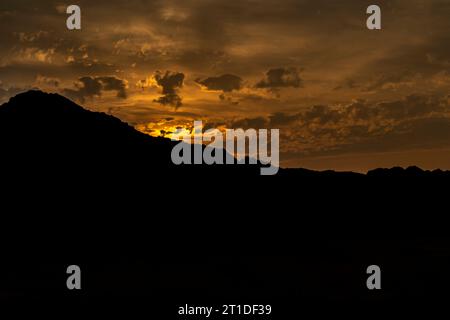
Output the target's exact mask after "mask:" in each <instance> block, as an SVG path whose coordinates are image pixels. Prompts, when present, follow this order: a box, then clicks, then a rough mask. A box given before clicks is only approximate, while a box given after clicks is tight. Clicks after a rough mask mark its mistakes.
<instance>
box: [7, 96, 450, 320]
mask: <svg viewBox="0 0 450 320" xmlns="http://www.w3.org/2000/svg"><path fill="white" fill-rule="evenodd" d="M173 145H174V142H172V141H170V140H168V139H163V138H154V137H150V136H148V135H145V134H142V133H140V132H138V131H136V130H135V129H134V128H133V127H131V126H129V125H127V124H126V123H124V122H122V121H120V120H119V119H117V118H115V117H113V116H110V115H107V114H104V113H97V112H91V111H88V110H85V109H83V108H82V107H80V106H79V105H77V104H75V103H73V102H72V101H70V100H68V99H66V98H64V97H62V96H60V95H57V94H47V93H43V92H40V91H29V92H26V93H23V94H19V95H17V96H16V97H14V98H12V99H11V100H10V101H9V102H8V103H5V104H3V105H2V106H0V148H1V152H2V153H1V157H0V173H1V180H0V181H1V186H2V187H3V188H2V190H1V191H2V192H1V200H2V213H1V216H2V218H6V217H12V218H15V219H13V220H19V221H17V222H16V221H14V223H7V222H5V223H4V224H3V225H4V226H7V229H8V232H7V233H6V234H7V239H6V240H5V244H7V245H5V246H4V248H3V250H2V259H3V260H2V261H4V263H2V265H1V266H0V271H2V272H0V274H1V276H0V277H3V279H0V282H1V283H5V284H6V285H5V286H4V287H2V288H0V298H1V297H2V296H3V297H5V296H6V297H8V296H10V295H11V294H12V293H13V294H15V295H30V296H32V297H36V296H39V297H42V299H43V300H47V301H52V303H53V302H55V303H56V302H61V301H66V302H67V301H70V302H68V304H71V303H73V300H72V296H71V294H72V293H70V292H68V291H67V290H66V288H65V277H66V275H65V273H64V267H65V266H67V265H68V264H72V263H78V264H81V266H82V269H83V272H85V274H87V277H88V278H87V279H88V280H86V282H87V288H85V291H83V295H82V297H83V299H89V297H92V295H93V296H103V295H106V296H107V297H111V296H122V295H124V294H126V295H130V296H133V295H137V296H141V297H143V296H146V295H148V294H152V295H153V298H158V299H159V301H162V302H164V301H165V302H167V301H176V302H177V303H179V304H184V303H186V302H187V301H188V300H189V299H192V300H189V301H193V300H194V301H199V302H204V301H205V300H204V299H205V297H206V298H209V299H213V298H216V300H213V301H214V303H226V302H227V301H233V302H235V301H236V300H233V299H241V300H239V302H242V303H252V302H254V300H252V299H259V298H261V299H263V300H264V299H268V300H269V301H267V302H268V303H271V302H273V301H279V300H276V299H277V298H288V299H291V301H292V303H287V304H286V305H285V307H287V308H288V307H289V306H290V307H292V306H296V305H297V304H296V303H298V301H300V300H303V299H305V300H304V301H307V302H308V301H315V302H317V301H318V302H319V304H320V303H321V302H324V301H327V300H329V299H332V300H333V299H335V300H339V301H341V300H346V301H359V300H360V299H363V300H364V299H367V301H372V300H371V299H373V297H374V295H373V294H372V293H370V292H368V291H367V290H366V289H365V287H364V279H365V278H366V274H365V268H366V267H367V266H368V265H369V264H373V263H379V264H381V265H382V267H383V270H386V272H387V274H386V278H383V279H386V280H383V281H385V282H383V285H384V286H385V287H386V288H387V294H386V295H378V296H375V300H374V301H375V304H376V303H378V302H379V301H380V300H384V299H390V298H393V299H396V298H398V297H401V296H402V295H403V294H404V297H405V299H408V298H409V297H411V296H419V297H422V296H425V295H429V293H430V292H433V294H434V296H442V297H444V295H441V293H442V292H443V289H442V288H445V289H447V287H446V286H445V285H446V284H449V283H450V280H449V278H448V272H447V271H448V259H447V258H448V250H449V248H450V245H449V244H450V240H449V239H448V237H445V236H441V237H440V238H438V239H436V238H433V237H430V236H429V235H427V230H426V229H427V228H426V227H425V225H427V224H429V223H430V222H431V223H430V225H432V227H433V228H430V229H428V230H431V231H432V233H434V232H435V229H434V228H435V226H436V225H437V224H439V223H438V221H439V218H440V214H442V215H443V216H445V212H446V211H445V208H446V206H448V203H447V202H448V201H447V200H446V199H447V197H448V195H447V193H448V191H447V190H448V186H447V181H448V176H449V174H448V172H443V171H433V172H430V171H423V170H421V169H419V168H415V167H412V168H408V169H402V168H392V169H376V170H373V171H370V172H369V173H368V174H367V175H363V174H358V173H351V172H334V171H325V172H315V171H311V170H306V169H281V170H280V172H279V174H278V175H277V176H273V177H261V176H260V175H259V173H260V172H259V167H258V166H249V165H231V166H230V165H226V166H217V167H214V166H194V165H191V166H174V165H172V164H171V161H170V151H171V149H172V147H173ZM442 182H444V184H443V183H442ZM414 213H417V215H415V214H414ZM5 231H6V230H5ZM429 234H430V233H429ZM196 237H198V238H200V240H199V241H198V243H196V244H191V241H190V240H192V238H196ZM72 243H73V244H72ZM230 252H231V254H229V253H230ZM30 268H31V271H30ZM61 270H63V271H61ZM110 279H114V281H112V282H111V281H110ZM5 288H6V289H5ZM86 292H87V293H86ZM149 292H150V293H149ZM48 297H51V299H48ZM64 298H67V300H64ZM166 298H167V299H166ZM274 299H275V300H274ZM308 299H309V300H308ZM83 301H84V300H83ZM127 301H128V302H127V303H128V304H125V305H128V306H129V305H133V303H136V302H135V301H136V300H135V299H134V298H130V299H129V300H127ZM149 301H156V300H153V299H145V301H143V304H142V305H147V304H148V303H149ZM396 301H397V300H396ZM96 302H97V300H96ZM117 302H118V304H120V303H124V300H123V299H118V301H117ZM260 302H261V301H258V302H257V303H260ZM408 302H409V301H408ZM103 303H105V305H109V306H110V305H111V301H110V298H106V299H105V300H103ZM155 304H156V305H158V304H159V303H155ZM352 306H353V305H352ZM71 307H73V306H72V305H71ZM171 307H173V305H172V306H171ZM372 307H373V305H372ZM316 310H317V309H316ZM163 311H164V310H163Z"/></svg>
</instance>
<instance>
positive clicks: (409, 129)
mask: <svg viewBox="0 0 450 320" xmlns="http://www.w3.org/2000/svg"><path fill="white" fill-rule="evenodd" d="M70 4H77V5H79V6H80V7H81V14H82V21H81V23H82V29H81V30H74V31H70V30H68V29H67V28H66V19H67V17H68V15H67V14H66V8H67V6H68V5H70ZM371 4H377V5H379V6H380V7H381V10H382V30H379V31H376V30H375V31H371V30H368V29H367V27H366V19H367V17H368V16H367V14H366V9H367V7H368V6H369V5H371ZM0 34H1V40H0V102H1V103H3V102H5V101H7V100H8V98H9V97H10V96H13V95H15V94H17V93H18V92H21V91H24V90H27V89H30V88H39V89H42V90H45V91H49V92H58V93H60V94H63V95H65V96H66V97H68V98H70V99H73V100H74V101H76V102H77V103H79V104H81V105H82V106H84V107H86V108H89V109H91V110H95V111H102V112H107V113H110V114H113V115H114V116H116V117H118V118H120V119H122V120H123V121H126V122H128V123H130V124H131V125H133V126H135V127H136V128H137V129H139V130H141V131H143V132H146V133H149V134H152V135H163V134H167V133H168V132H170V131H172V130H174V129H175V128H177V127H188V128H189V127H190V126H192V123H193V121H194V120H202V121H203V123H206V125H207V126H208V127H219V128H225V127H227V128H255V129H258V128H277V129H280V148H281V150H280V161H281V165H282V166H295V167H306V168H311V169H337V170H353V171H366V170H368V169H371V168H375V167H392V166H396V165H401V166H408V165H418V166H421V167H423V168H426V169H434V168H441V169H450V96H449V89H450V1H449V0H392V1H388V0H377V1H364V0H334V1H330V0H314V1H309V0H264V1H262V0H259V1H257V0H239V1H233V0H214V1H213V0H211V1H206V0H181V1H171V0H159V1H152V0H148V1H146V0H127V1H115V0H108V1H106V0H97V1H74V2H70V3H69V2H62V1H48V0H41V1H31V0H30V1H26V0H14V1H13V0H2V1H1V3H0Z"/></svg>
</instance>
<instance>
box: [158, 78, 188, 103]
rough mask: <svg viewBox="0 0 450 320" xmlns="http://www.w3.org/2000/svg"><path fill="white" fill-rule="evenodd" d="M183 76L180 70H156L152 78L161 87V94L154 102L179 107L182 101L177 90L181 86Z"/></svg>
mask: <svg viewBox="0 0 450 320" xmlns="http://www.w3.org/2000/svg"><path fill="white" fill-rule="evenodd" d="M184 77H185V76H184V74H183V73H181V72H171V71H166V72H165V73H164V74H163V73H161V72H160V71H157V72H156V73H155V75H154V79H155V81H156V83H157V84H158V86H160V87H161V88H162V92H161V93H162V94H163V96H162V97H159V98H158V99H155V100H154V102H157V103H159V104H162V105H170V106H174V107H175V108H179V107H180V106H181V105H182V104H183V103H182V98H181V96H179V95H178V90H179V89H180V88H182V87H183V82H184Z"/></svg>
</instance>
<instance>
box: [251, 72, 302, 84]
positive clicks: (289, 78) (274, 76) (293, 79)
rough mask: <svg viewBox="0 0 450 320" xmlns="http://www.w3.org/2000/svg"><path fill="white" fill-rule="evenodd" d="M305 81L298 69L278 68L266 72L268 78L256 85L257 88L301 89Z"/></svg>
mask: <svg viewBox="0 0 450 320" xmlns="http://www.w3.org/2000/svg"><path fill="white" fill-rule="evenodd" d="M302 85H303V80H302V79H301V78H300V75H299V71H298V70H297V69H296V68H276V69H270V70H269V71H267V72H266V78H265V79H263V80H261V81H259V82H258V83H257V84H256V87H257V88H266V89H279V88H288V87H292V88H300V87H301V86H302Z"/></svg>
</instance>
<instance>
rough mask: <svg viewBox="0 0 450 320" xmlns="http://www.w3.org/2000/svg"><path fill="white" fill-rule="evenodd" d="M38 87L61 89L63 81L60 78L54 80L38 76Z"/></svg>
mask: <svg viewBox="0 0 450 320" xmlns="http://www.w3.org/2000/svg"><path fill="white" fill-rule="evenodd" d="M35 83H36V85H38V86H41V85H43V86H49V87H55V88H56V87H59V84H60V83H61V80H59V79H58V78H52V77H46V76H42V75H40V74H38V75H37V76H36V82H35Z"/></svg>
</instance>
